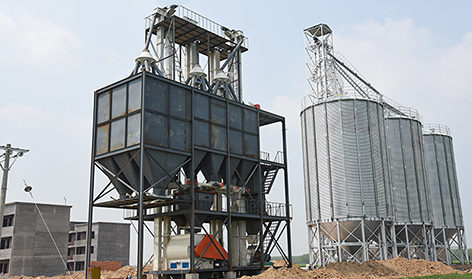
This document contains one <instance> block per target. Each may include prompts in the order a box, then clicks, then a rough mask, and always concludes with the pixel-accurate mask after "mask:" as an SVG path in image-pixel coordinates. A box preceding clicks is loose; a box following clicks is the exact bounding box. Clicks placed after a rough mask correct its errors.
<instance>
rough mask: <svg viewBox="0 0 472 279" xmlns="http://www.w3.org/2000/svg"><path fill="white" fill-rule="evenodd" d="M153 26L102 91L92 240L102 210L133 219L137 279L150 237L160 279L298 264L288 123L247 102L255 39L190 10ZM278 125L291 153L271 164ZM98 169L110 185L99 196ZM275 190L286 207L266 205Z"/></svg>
mask: <svg viewBox="0 0 472 279" xmlns="http://www.w3.org/2000/svg"><path fill="white" fill-rule="evenodd" d="M146 22H147V27H146V32H145V33H146V38H145V46H144V49H143V51H142V52H141V54H140V55H139V56H138V57H137V58H136V60H135V66H134V68H133V70H132V73H131V75H130V76H129V77H127V78H125V79H123V80H120V81H118V82H116V83H113V84H111V85H109V86H106V87H104V88H102V89H99V90H97V91H96V92H95V99H94V100H95V102H94V128H93V144H92V158H91V173H92V175H91V181H90V211H89V212H90V214H89V233H88V235H90V233H91V232H90V228H91V226H90V224H91V222H92V219H93V218H92V217H93V208H94V207H110V208H120V209H125V210H126V213H127V216H126V217H127V218H128V219H131V220H137V221H138V259H137V262H138V279H141V278H142V276H143V273H142V268H143V266H144V265H145V262H146V261H145V260H144V259H143V247H144V245H145V243H144V231H145V228H148V230H149V231H150V232H151V233H152V236H153V238H154V243H153V244H152V245H153V247H154V256H153V260H152V261H153V268H152V270H151V271H150V272H149V274H153V275H155V276H157V277H159V278H161V277H163V278H175V276H185V277H186V278H198V277H200V278H221V277H223V276H224V277H227V278H235V276H241V275H245V274H248V275H251V274H256V273H258V272H260V271H261V270H263V269H264V268H265V264H266V262H268V261H269V259H270V254H271V253H272V252H273V251H274V250H277V251H278V252H279V254H280V255H281V256H282V257H283V259H284V260H285V261H286V262H287V265H289V266H290V265H291V263H292V255H291V235H290V233H291V232H290V221H291V218H292V217H291V205H290V204H289V196H288V193H289V189H288V173H287V152H286V128H285V119H284V117H282V116H279V115H276V114H273V113H271V112H268V111H264V110H262V109H260V107H259V106H257V105H247V104H244V102H243V101H242V96H243V94H242V83H241V80H242V72H241V70H242V65H241V55H242V53H244V52H245V51H247V50H248V48H247V38H246V37H245V36H244V34H243V32H242V31H240V30H233V29H229V28H226V27H224V26H222V25H219V24H217V23H215V22H214V21H212V20H210V19H208V18H205V17H203V16H201V15H199V14H197V13H195V12H193V11H190V10H188V9H186V8H185V7H183V6H176V5H172V6H168V7H164V8H157V9H156V10H155V11H154V13H153V14H152V15H151V16H149V17H148V18H147V19H146ZM202 65H206V66H202ZM275 124H279V125H280V128H281V131H282V133H281V135H280V141H281V142H282V146H283V151H282V152H280V153H278V154H277V156H273V157H272V158H271V157H270V156H267V154H266V153H261V146H263V144H264V143H263V142H260V128H261V127H262V126H266V125H275ZM261 154H264V156H262V155H261ZM96 169H98V170H99V171H100V172H102V173H103V174H105V175H106V176H107V177H108V178H109V183H108V184H107V185H105V186H104V187H103V188H100V187H96V186H95V170H96ZM282 172H283V180H282V181H283V182H282V183H274V181H275V179H276V177H277V174H281V173H282ZM274 189H275V190H276V191H278V192H279V193H283V194H284V198H283V200H282V201H278V202H269V201H268V200H267V198H268V195H269V193H270V192H271V191H273V190H274ZM114 190H115V191H116V192H115V191H114ZM110 192H113V193H115V194H116V195H115V196H114V197H113V198H112V199H107V198H106V197H107V196H108V195H109V193H110ZM146 222H153V225H154V228H153V229H151V228H149V227H148V226H147V224H146ZM283 234H285V236H286V243H287V244H286V246H285V247H283V246H282V244H281V243H280V239H281V237H282V235H283ZM87 247H88V248H87V255H88V259H87V264H88V263H89V260H90V257H89V255H90V253H89V252H88V251H90V239H88V244H87Z"/></svg>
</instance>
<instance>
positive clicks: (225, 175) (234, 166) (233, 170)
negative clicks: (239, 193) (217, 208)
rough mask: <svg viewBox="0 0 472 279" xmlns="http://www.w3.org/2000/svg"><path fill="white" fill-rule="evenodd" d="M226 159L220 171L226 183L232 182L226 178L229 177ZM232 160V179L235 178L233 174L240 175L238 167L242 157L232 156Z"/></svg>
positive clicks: (230, 175)
mask: <svg viewBox="0 0 472 279" xmlns="http://www.w3.org/2000/svg"><path fill="white" fill-rule="evenodd" d="M226 160H227V159H226V158H225V160H224V162H223V164H222V165H221V168H220V171H219V173H220V175H221V177H222V178H223V180H224V181H225V184H231V181H230V182H229V183H228V181H226V178H227V177H228V173H227V172H226ZM230 160H231V162H230V163H229V177H230V179H231V178H233V175H234V176H235V177H238V175H237V174H236V167H237V166H238V165H239V162H241V159H237V158H231V159H230Z"/></svg>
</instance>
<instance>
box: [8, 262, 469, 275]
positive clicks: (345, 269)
mask: <svg viewBox="0 0 472 279" xmlns="http://www.w3.org/2000/svg"><path fill="white" fill-rule="evenodd" d="M284 265H285V262H284V261H274V266H275V267H277V268H274V267H270V268H268V269H267V270H266V271H264V272H263V273H261V274H259V275H256V276H243V277H241V279H249V278H251V279H278V278H283V279H315V278H326V279H327V278H334V279H338V278H351V279H362V278H367V279H376V278H405V277H414V276H425V275H433V274H449V273H459V274H465V273H472V264H471V265H455V266H453V267H451V266H448V265H445V264H443V263H440V262H429V261H425V260H411V261H409V260H407V259H405V258H402V257H397V258H395V259H391V260H385V261H367V262H364V263H362V264H360V263H356V262H341V263H331V264H329V265H327V266H326V267H323V268H317V269H315V270H310V271H308V270H305V269H301V268H299V267H298V266H295V265H294V266H293V267H292V268H288V267H286V266H284ZM144 270H145V271H148V270H150V267H149V266H147V267H145V268H144ZM128 275H130V276H136V269H134V268H133V267H131V266H129V265H128V266H124V267H122V268H120V269H118V270H117V271H102V272H101V276H100V277H101V279H124V278H126V277H128ZM71 277H72V279H85V274H84V273H83V272H76V273H74V274H72V275H71ZM147 277H148V278H147V279H152V277H151V276H150V275H148V276H147ZM10 279H70V277H69V276H68V275H56V276H53V277H46V276H36V277H27V276H14V277H10Z"/></svg>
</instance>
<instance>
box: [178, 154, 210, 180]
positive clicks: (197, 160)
mask: <svg viewBox="0 0 472 279" xmlns="http://www.w3.org/2000/svg"><path fill="white" fill-rule="evenodd" d="M206 153H207V152H205V151H200V150H195V151H194V156H193V166H194V168H195V169H194V173H193V174H194V175H195V177H196V176H197V173H198V171H197V170H198V169H199V167H200V163H201V162H202V160H203V157H205V155H206ZM191 168H192V161H190V162H188V163H187V164H185V166H184V167H183V169H184V172H185V175H186V176H187V178H190V176H191Z"/></svg>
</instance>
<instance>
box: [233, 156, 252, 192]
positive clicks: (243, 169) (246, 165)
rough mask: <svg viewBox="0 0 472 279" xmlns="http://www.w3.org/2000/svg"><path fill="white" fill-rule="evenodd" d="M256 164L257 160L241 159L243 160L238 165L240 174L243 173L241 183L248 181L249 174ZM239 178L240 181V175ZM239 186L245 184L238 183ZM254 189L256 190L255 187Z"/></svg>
mask: <svg viewBox="0 0 472 279" xmlns="http://www.w3.org/2000/svg"><path fill="white" fill-rule="evenodd" d="M255 165H256V162H252V161H248V160H241V162H240V163H239V165H238V172H239V175H241V178H242V181H241V183H245V182H246V180H247V179H248V177H249V175H250V174H251V172H252V171H253V169H254V166H255ZM237 180H238V181H239V180H240V178H239V176H238V177H237ZM238 186H243V185H238ZM252 190H255V189H252Z"/></svg>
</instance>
